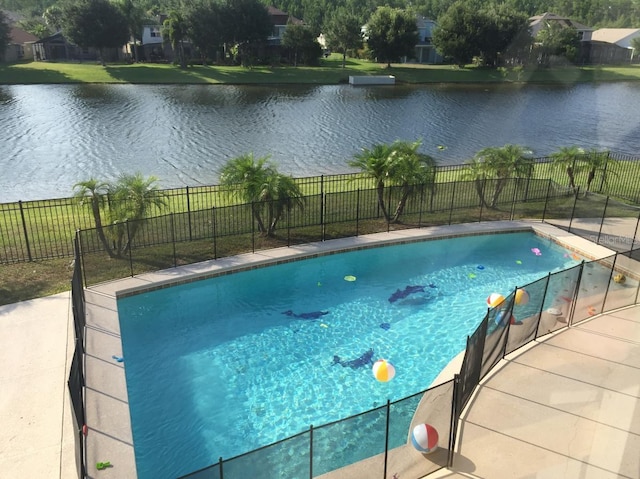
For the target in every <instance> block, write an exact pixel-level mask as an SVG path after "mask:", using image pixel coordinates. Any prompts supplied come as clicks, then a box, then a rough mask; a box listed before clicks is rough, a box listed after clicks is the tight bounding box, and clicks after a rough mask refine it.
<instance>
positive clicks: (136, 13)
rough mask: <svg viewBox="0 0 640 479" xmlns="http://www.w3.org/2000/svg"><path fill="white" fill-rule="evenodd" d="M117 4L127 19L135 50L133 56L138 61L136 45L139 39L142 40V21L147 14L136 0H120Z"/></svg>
mask: <svg viewBox="0 0 640 479" xmlns="http://www.w3.org/2000/svg"><path fill="white" fill-rule="evenodd" d="M117 5H118V7H119V8H120V12H121V13H122V15H123V16H124V18H125V19H126V21H127V29H128V30H129V35H130V36H131V39H132V40H133V52H131V53H132V58H133V60H134V61H138V56H137V55H138V53H137V48H136V45H137V44H138V40H140V41H141V40H142V28H143V26H142V23H143V21H144V16H145V14H144V10H143V9H142V7H141V6H140V5H139V4H138V3H135V2H134V0H119V3H117Z"/></svg>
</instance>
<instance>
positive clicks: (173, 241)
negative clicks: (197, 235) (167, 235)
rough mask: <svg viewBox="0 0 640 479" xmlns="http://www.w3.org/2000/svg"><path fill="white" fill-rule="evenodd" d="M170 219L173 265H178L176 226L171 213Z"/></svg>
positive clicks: (175, 266)
mask: <svg viewBox="0 0 640 479" xmlns="http://www.w3.org/2000/svg"><path fill="white" fill-rule="evenodd" d="M169 218H170V220H171V244H172V245H173V267H174V268H177V267H178V259H177V258H176V227H175V222H174V221H173V213H171V214H170V215H169ZM189 235H191V226H189Z"/></svg>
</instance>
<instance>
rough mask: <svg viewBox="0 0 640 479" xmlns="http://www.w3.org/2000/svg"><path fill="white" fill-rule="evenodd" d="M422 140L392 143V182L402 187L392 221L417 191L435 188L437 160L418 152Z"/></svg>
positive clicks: (397, 218) (390, 168)
mask: <svg viewBox="0 0 640 479" xmlns="http://www.w3.org/2000/svg"><path fill="white" fill-rule="evenodd" d="M420 145H421V142H419V141H416V142H414V143H408V142H404V141H396V142H394V143H393V144H392V145H391V150H392V151H391V154H390V155H389V160H388V176H389V179H390V182H391V183H392V184H394V185H397V186H399V187H400V191H401V194H400V199H399V200H398V204H397V206H396V210H395V212H394V214H393V216H392V217H391V222H393V223H395V222H397V221H398V220H399V218H400V215H401V214H402V212H403V211H404V208H405V206H406V204H407V200H408V199H409V197H410V196H411V195H413V194H414V193H415V192H417V191H424V190H425V189H431V188H433V185H434V184H435V178H436V162H435V160H434V159H433V158H432V157H430V156H429V155H425V154H424V153H420V152H418V148H419V147H420Z"/></svg>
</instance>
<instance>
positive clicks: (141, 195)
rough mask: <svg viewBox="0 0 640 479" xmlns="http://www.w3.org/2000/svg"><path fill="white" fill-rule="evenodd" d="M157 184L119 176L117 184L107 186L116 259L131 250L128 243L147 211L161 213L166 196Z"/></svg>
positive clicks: (154, 180)
mask: <svg viewBox="0 0 640 479" xmlns="http://www.w3.org/2000/svg"><path fill="white" fill-rule="evenodd" d="M157 182H158V179H157V178H156V177H155V176H149V177H147V178H145V177H144V176H142V174H140V173H136V174H134V175H130V174H123V175H120V177H119V178H118V181H117V182H116V183H114V184H110V185H109V187H108V195H109V199H110V207H109V220H110V223H111V229H110V232H111V237H112V238H113V240H114V242H115V250H116V253H117V254H118V255H121V254H122V253H124V252H125V251H127V250H128V249H129V248H130V247H131V242H132V241H133V239H134V237H135V236H136V234H137V232H138V231H139V230H140V227H141V226H142V225H143V220H144V218H146V217H147V216H149V213H150V211H151V210H152V209H154V208H156V209H160V210H162V209H163V208H164V207H165V206H166V201H165V195H164V194H163V193H162V191H160V189H159V187H158V185H157ZM125 238H126V242H125V241H124V240H125Z"/></svg>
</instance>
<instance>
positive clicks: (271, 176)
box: [220, 154, 304, 236]
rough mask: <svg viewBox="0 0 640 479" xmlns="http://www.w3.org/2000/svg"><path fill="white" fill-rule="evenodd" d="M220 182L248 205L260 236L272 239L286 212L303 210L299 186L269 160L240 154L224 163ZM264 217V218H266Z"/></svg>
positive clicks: (265, 157) (266, 157)
mask: <svg viewBox="0 0 640 479" xmlns="http://www.w3.org/2000/svg"><path fill="white" fill-rule="evenodd" d="M220 182H221V183H222V184H223V185H227V186H231V187H233V188H234V189H235V194H236V195H237V196H238V197H240V198H241V199H242V200H243V201H245V202H246V203H250V204H251V214H252V215H253V218H254V219H255V221H256V224H257V225H258V231H259V232H260V233H261V234H262V235H263V236H273V235H274V234H275V229H276V225H277V223H278V221H279V220H280V218H281V217H282V215H283V214H284V212H285V211H291V210H292V209H293V208H295V207H298V208H303V207H304V199H303V197H302V192H301V191H300V187H299V186H298V185H297V183H296V182H295V181H294V179H293V178H292V177H291V176H287V175H284V174H282V173H279V172H278V170H277V169H276V168H275V166H273V165H272V164H271V163H269V157H268V156H264V157H262V158H257V159H256V158H254V156H253V154H247V155H242V156H239V157H237V158H233V159H231V160H229V161H228V162H227V164H226V165H225V166H224V167H223V168H222V171H221V173H220ZM265 215H266V218H265Z"/></svg>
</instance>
